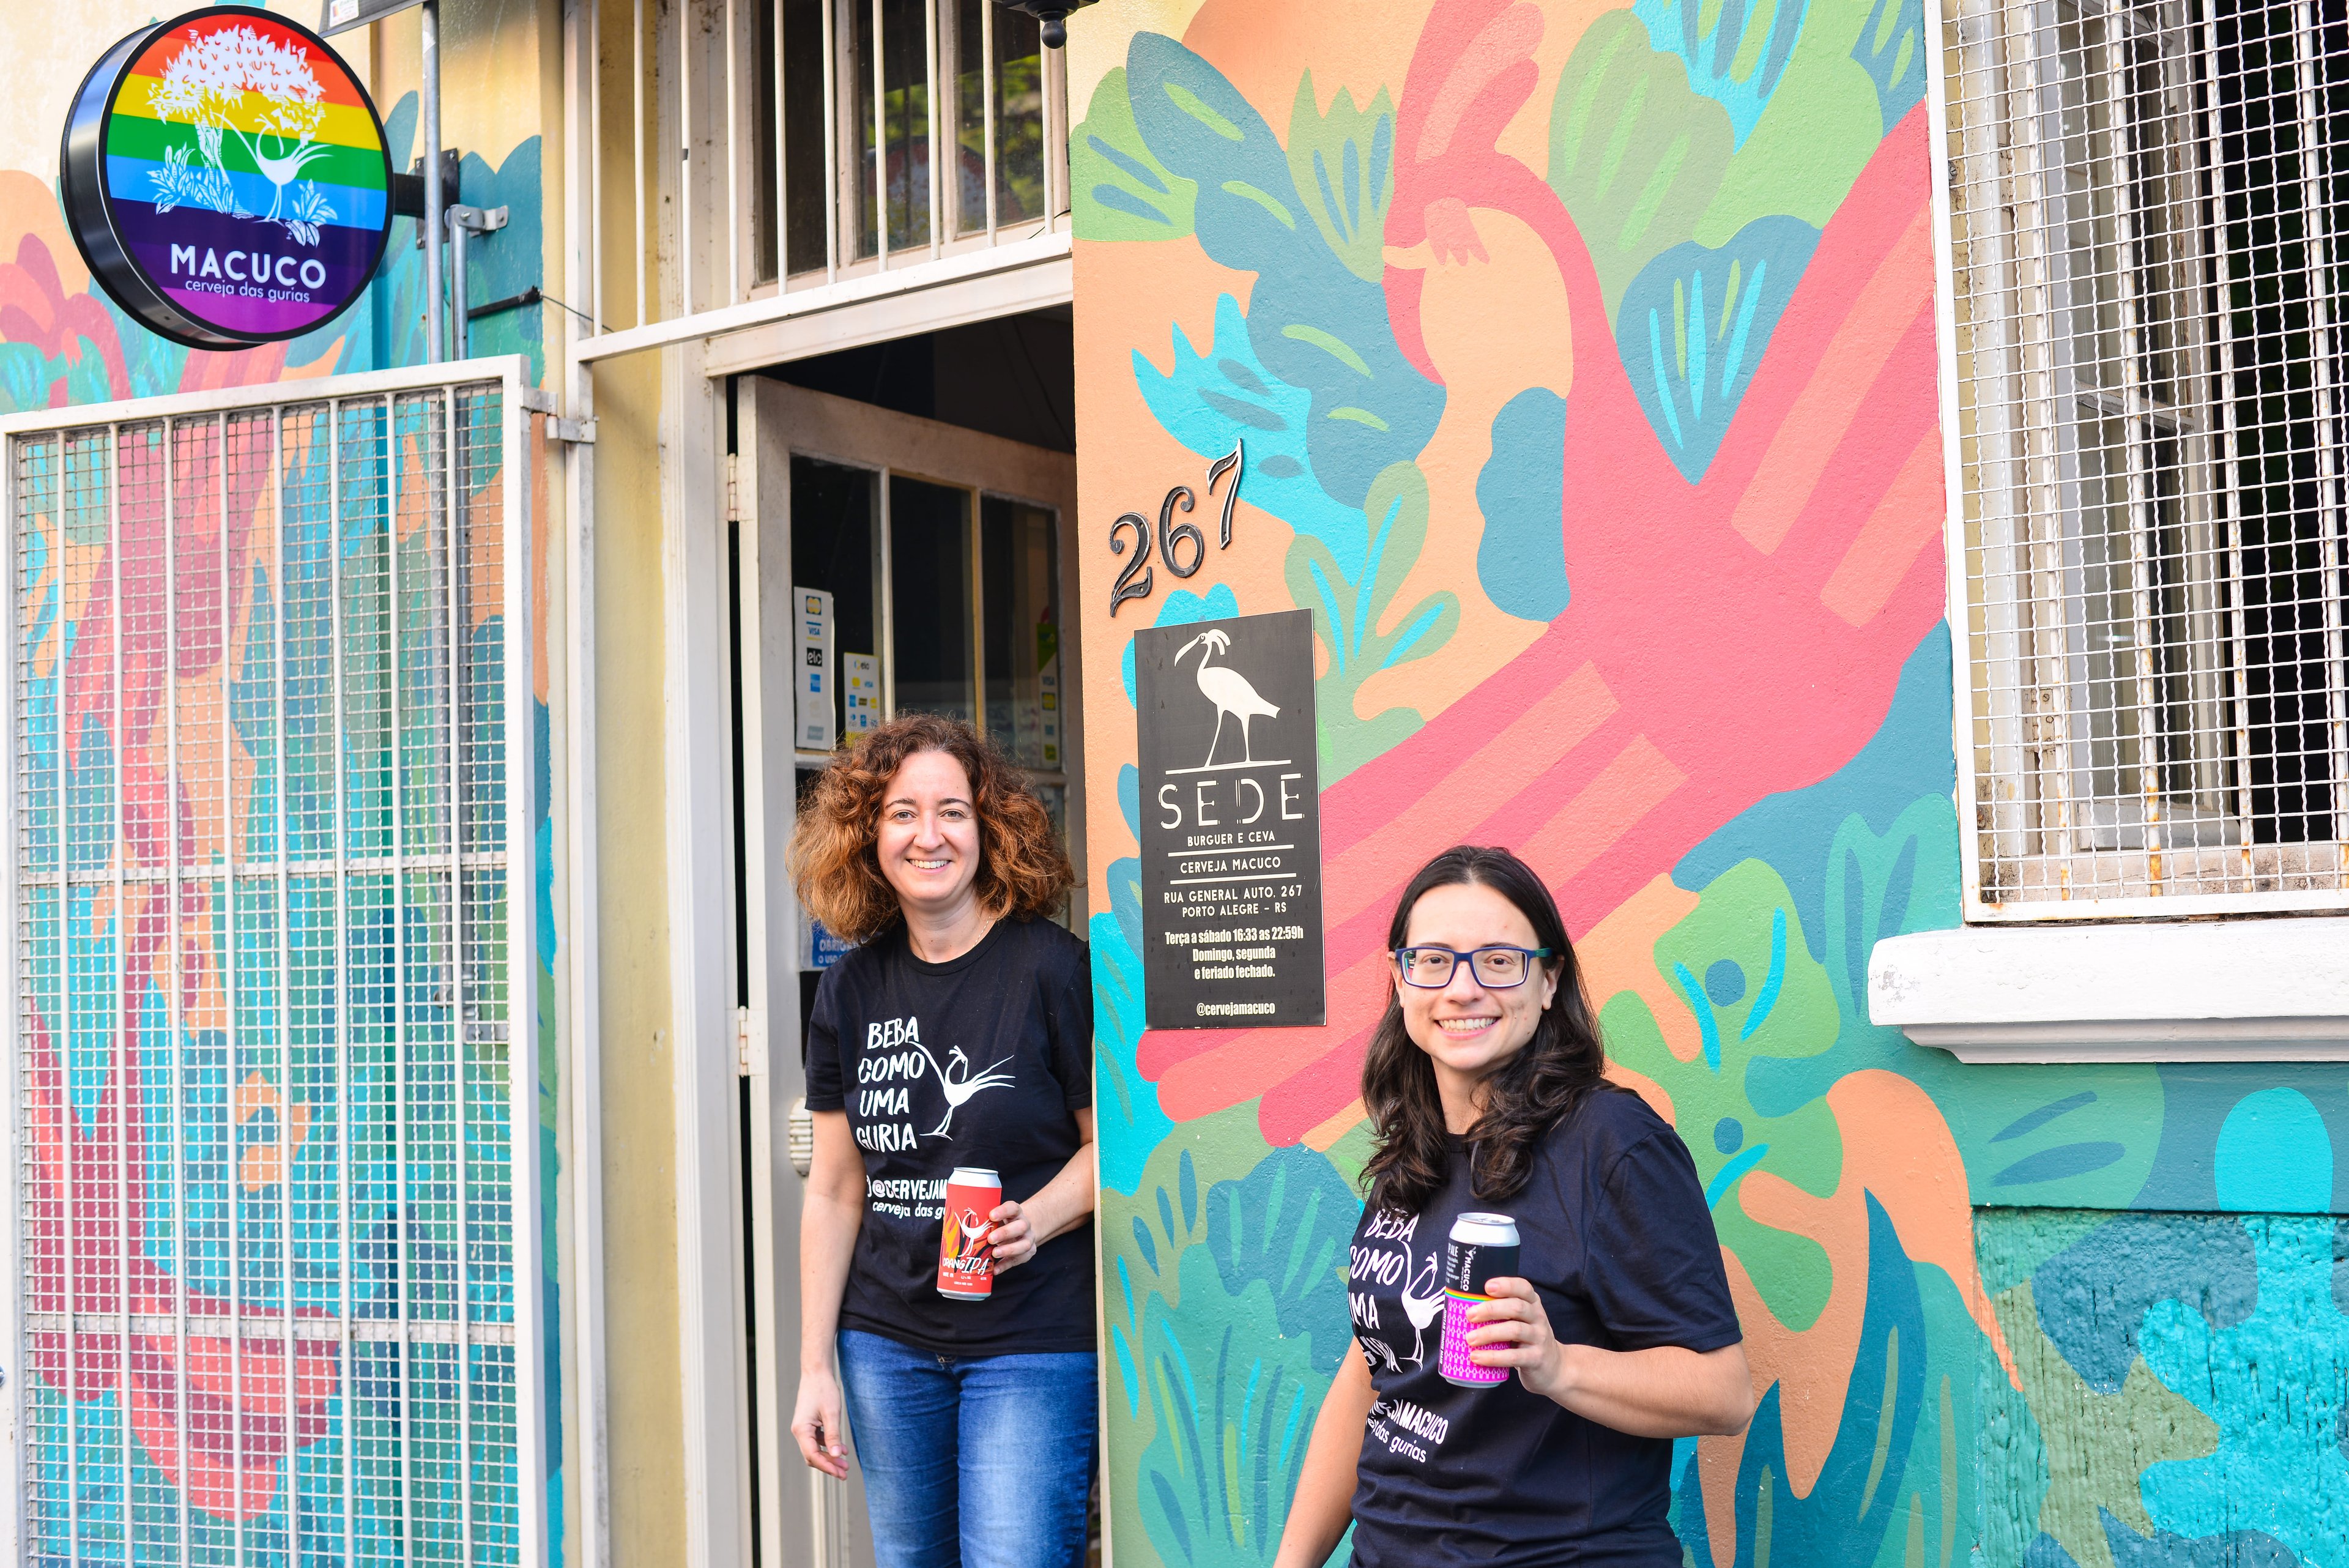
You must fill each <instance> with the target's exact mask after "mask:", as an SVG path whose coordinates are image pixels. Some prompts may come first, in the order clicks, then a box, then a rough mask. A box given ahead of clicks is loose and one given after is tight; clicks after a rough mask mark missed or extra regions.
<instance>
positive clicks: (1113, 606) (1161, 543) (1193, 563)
mask: <svg viewBox="0 0 2349 1568" xmlns="http://www.w3.org/2000/svg"><path fill="white" fill-rule="evenodd" d="M1245 444H1246V443H1245V442H1243V441H1239V440H1237V439H1235V440H1234V441H1233V442H1232V450H1231V451H1229V452H1226V453H1225V454H1224V455H1223V456H1221V457H1219V458H1217V459H1216V461H1215V462H1211V463H1209V464H1208V465H1207V499H1208V500H1210V501H1212V500H1214V499H1215V498H1216V485H1217V484H1218V483H1221V482H1222V480H1223V478H1224V476H1225V475H1226V474H1229V475H1230V476H1231V481H1232V482H1231V483H1230V484H1229V485H1226V487H1225V490H1224V512H1223V517H1222V519H1221V522H1220V526H1219V527H1218V530H1217V532H1216V548H1217V549H1218V550H1228V549H1230V548H1231V546H1232V507H1233V506H1234V505H1235V504H1237V502H1238V500H1239V498H1240V479H1241V477H1242V475H1243V473H1244V472H1245V471H1244V469H1243V467H1242V463H1243V460H1244V459H1245V458H1246V457H1247V452H1246V451H1245ZM1197 501H1198V497H1197V496H1196V495H1195V493H1193V492H1192V489H1191V487H1190V486H1189V485H1187V484H1178V485H1176V486H1175V487H1174V489H1172V490H1170V491H1168V492H1167V493H1166V499H1165V500H1164V501H1162V502H1160V503H1159V504H1158V541H1157V542H1158V558H1159V559H1160V560H1161V561H1164V563H1165V564H1166V569H1167V570H1168V571H1170V572H1172V573H1174V575H1175V576H1178V577H1187V576H1190V575H1191V574H1192V573H1194V572H1195V571H1197V570H1198V569H1199V567H1200V566H1202V565H1204V564H1205V563H1206V559H1207V541H1206V536H1205V535H1202V534H1201V533H1200V532H1199V525H1198V524H1196V523H1177V522H1175V521H1174V514H1175V513H1176V512H1177V511H1183V512H1188V511H1190V510H1192V508H1193V507H1194V506H1195V504H1197ZM1129 528H1130V529H1132V530H1133V559H1132V560H1131V561H1128V562H1127V563H1126V564H1125V569H1124V570H1123V571H1121V572H1119V573H1118V575H1117V581H1116V583H1114V584H1113V585H1112V587H1111V588H1110V591H1109V613H1110V614H1112V615H1115V614H1116V613H1117V607H1118V606H1120V605H1122V604H1123V603H1124V602H1125V601H1126V600H1128V599H1146V598H1148V597H1150V590H1151V589H1152V588H1153V587H1155V586H1156V584H1157V581H1158V571H1157V568H1156V567H1154V566H1150V565H1149V561H1150V545H1151V537H1150V519H1148V518H1147V517H1144V516H1143V514H1141V513H1139V512H1128V513H1126V514H1123V516H1121V517H1119V518H1118V520H1117V521H1116V522H1114V523H1112V524H1110V525H1109V553H1110V554H1111V555H1112V556H1123V555H1124V554H1125V541H1124V539H1123V538H1121V537H1120V535H1123V533H1124V532H1125V531H1126V530H1127V529H1129Z"/></svg>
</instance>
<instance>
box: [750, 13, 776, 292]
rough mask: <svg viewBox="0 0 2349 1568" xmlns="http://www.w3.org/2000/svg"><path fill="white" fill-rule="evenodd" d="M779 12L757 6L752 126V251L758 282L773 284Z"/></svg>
mask: <svg viewBox="0 0 2349 1568" xmlns="http://www.w3.org/2000/svg"><path fill="white" fill-rule="evenodd" d="M775 11H776V7H774V6H772V5H761V6H759V7H758V8H757V18H756V23H755V31H754V36H753V38H752V47H753V48H754V49H755V51H756V54H757V58H756V59H755V61H754V62H753V65H752V69H753V70H754V72H755V73H756V75H757V77H758V80H759V102H758V108H757V109H756V111H755V118H756V119H757V121H758V123H757V124H755V125H754V126H752V127H751V130H750V142H751V151H752V152H753V154H754V157H753V158H752V160H751V161H752V165H753V168H752V172H751V179H752V182H753V183H752V186H751V190H750V252H751V257H752V271H754V272H755V273H756V274H757V276H756V277H755V278H753V279H752V281H753V282H756V283H770V282H772V281H773V280H774V276H775V260H776V255H775V252H776V245H775V237H776V234H777V223H776V213H775V157H776V153H777V151H778V150H777V148H776V146H775V95H776V90H777V88H778V87H779V86H780V84H779V83H777V81H776V80H775V19H776V18H775Z"/></svg>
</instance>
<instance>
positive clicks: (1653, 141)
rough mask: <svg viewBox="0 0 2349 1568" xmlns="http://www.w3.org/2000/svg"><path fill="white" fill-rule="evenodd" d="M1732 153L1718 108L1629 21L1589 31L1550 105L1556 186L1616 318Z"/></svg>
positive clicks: (1686, 225)
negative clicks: (1627, 296)
mask: <svg viewBox="0 0 2349 1568" xmlns="http://www.w3.org/2000/svg"><path fill="white" fill-rule="evenodd" d="M1733 149H1734V144H1733V139H1732V136H1731V132H1730V127H1729V116H1728V113H1727V111H1725V110H1724V109H1723V108H1722V107H1721V105H1719V104H1717V103H1715V102H1714V101H1713V99H1709V98H1703V97H1701V96H1699V95H1698V94H1696V93H1693V92H1692V91H1690V90H1689V85H1688V71H1687V69H1686V67H1683V66H1682V64H1681V62H1680V60H1679V58H1678V57H1675V56H1672V55H1668V54H1663V53H1661V52H1659V51H1658V50H1656V49H1654V48H1651V47H1650V46H1649V42H1648V30H1647V28H1646V27H1645V26H1643V25H1642V24H1641V23H1640V20H1639V18H1638V17H1636V16H1633V15H1632V14H1631V13H1630V12H1629V11H1615V12H1610V13H1609V14H1608V15H1606V16H1601V17H1599V19H1598V20H1597V21H1595V22H1593V23H1592V24H1591V25H1590V26H1589V29H1588V31H1586V32H1585V33H1584V34H1583V36H1582V39H1581V41H1580V42H1579V43H1578V44H1576V45H1575V47H1574V53H1573V54H1572V55H1570V56H1568V58H1567V62H1566V68H1565V70H1563V71H1562V72H1560V73H1559V75H1558V80H1557V95H1556V97H1555V98H1553V99H1552V100H1551V103H1550V129H1549V184H1550V189H1551V190H1553V191H1556V192H1557V198H1558V200H1559V201H1560V202H1564V203H1565V204H1566V210H1567V212H1568V213H1569V214H1570V215H1571V216H1572V217H1573V219H1574V222H1575V224H1576V226H1577V227H1578V228H1579V229H1580V230H1581V231H1582V238H1583V243H1584V244H1588V246H1589V247H1590V260H1591V264H1592V265H1593V266H1595V267H1596V268H1597V269H1598V272H1599V288H1600V291H1601V292H1602V294H1603V295H1604V296H1605V299H1606V302H1607V314H1608V316H1609V318H1610V319H1611V318H1612V317H1613V316H1614V314H1615V309H1616V306H1617V305H1618V304H1619V302H1620V301H1621V299H1622V297H1623V291H1624V289H1625V288H1626V287H1627V286H1630V282H1631V280H1632V278H1634V277H1636V276H1638V275H1639V272H1640V268H1641V267H1643V266H1645V265H1648V263H1649V262H1650V261H1651V260H1652V259H1654V258H1655V257H1656V256H1657V255H1659V254H1661V253H1663V252H1664V251H1665V250H1668V249H1670V248H1671V246H1673V245H1675V244H1680V243H1681V242H1682V241H1683V240H1686V239H1688V238H1689V237H1691V236H1692V234H1695V232H1696V227H1697V222H1698V220H1699V219H1700V218H1701V217H1702V215H1703V213H1704V211H1705V209H1706V207H1707V206H1709V205H1710V204H1711V203H1712V202H1713V195H1714V193H1715V192H1717V191H1719V190H1720V188H1721V182H1722V177H1723V173H1724V171H1726V170H1727V169H1728V167H1729V161H1730V157H1731V154H1732V152H1733Z"/></svg>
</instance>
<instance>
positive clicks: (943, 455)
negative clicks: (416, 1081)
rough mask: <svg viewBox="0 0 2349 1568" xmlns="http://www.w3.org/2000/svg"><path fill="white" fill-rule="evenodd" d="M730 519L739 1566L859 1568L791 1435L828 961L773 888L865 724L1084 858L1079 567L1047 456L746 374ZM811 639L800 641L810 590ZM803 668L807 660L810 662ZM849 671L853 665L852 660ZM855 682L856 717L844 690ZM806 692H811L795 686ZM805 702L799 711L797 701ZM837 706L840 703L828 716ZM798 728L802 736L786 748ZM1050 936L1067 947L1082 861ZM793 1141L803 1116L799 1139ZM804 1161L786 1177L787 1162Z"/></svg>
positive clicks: (1068, 481) (1065, 487)
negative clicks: (810, 1019)
mask: <svg viewBox="0 0 2349 1568" xmlns="http://www.w3.org/2000/svg"><path fill="white" fill-rule="evenodd" d="M735 397H736V403H735V409H736V425H737V431H738V434H737V438H736V457H735V467H734V495H735V500H734V514H735V515H736V517H737V518H738V522H737V524H736V527H735V549H736V563H737V581H738V583H739V593H740V600H739V606H738V614H739V617H740V620H739V625H740V653H739V657H740V696H741V702H740V730H739V732H738V744H739V745H740V765H741V781H742V784H741V791H742V800H743V802H744V809H743V811H742V814H741V820H742V835H743V845H742V848H743V855H742V859H741V864H742V866H743V886H742V898H741V911H742V919H743V922H744V926H745V931H744V937H745V942H744V950H745V951H746V953H747V954H748V955H749V963H748V965H747V966H746V967H747V971H748V972H747V974H746V975H745V977H744V978H745V982H746V983H745V985H744V994H745V999H746V1010H745V1018H744V1022H745V1025H746V1033H747V1037H748V1041H749V1047H748V1049H747V1051H746V1053H745V1060H746V1064H747V1065H746V1076H747V1078H748V1082H749V1087H750V1093H749V1096H748V1116H747V1120H748V1122H749V1130H750V1138H749V1146H748V1153H749V1160H750V1166H749V1174H750V1179H749V1181H748V1183H747V1186H748V1188H749V1194H748V1196H749V1203H750V1241H749V1247H750V1258H749V1259H748V1261H747V1262H748V1267H747V1268H746V1270H745V1271H744V1274H745V1277H746V1278H748V1279H749V1280H750V1302H749V1303H748V1307H749V1310H748V1312H747V1313H746V1314H745V1318H746V1321H747V1322H748V1324H750V1339H751V1354H750V1364H751V1366H753V1368H754V1371H753V1378H752V1381H753V1387H752V1390H751V1398H750V1409H749V1412H748V1419H749V1420H750V1422H751V1424H752V1430H753V1435H754V1438H755V1443H754V1447H755V1450H756V1453H757V1455H758V1460H757V1464H758V1469H759V1474H758V1475H757V1476H756V1477H755V1478H754V1481H755V1485H756V1487H757V1491H758V1509H759V1532H758V1534H759V1547H760V1555H761V1562H762V1563H766V1564H770V1565H780V1564H797V1563H804V1562H807V1561H809V1560H810V1555H811V1553H812V1560H813V1562H814V1563H816V1564H818V1565H819V1568H852V1565H854V1568H864V1565H866V1564H869V1563H871V1561H872V1550H871V1546H870V1544H869V1542H868V1540H867V1536H866V1530H865V1511H864V1491H863V1486H862V1481H861V1479H860V1474H859V1472H858V1471H857V1470H856V1469H855V1468H854V1465H853V1464H852V1466H851V1468H850V1475H849V1480H847V1481H846V1482H845V1483H843V1482H839V1481H834V1480H829V1479H828V1478H825V1477H822V1476H818V1475H817V1474H815V1472H813V1471H812V1470H809V1469H806V1468H805V1467H804V1466H803V1465H802V1463H801V1461H800V1458H799V1451H798V1447H797V1445H796V1444H795V1443H794V1442H793V1441H792V1436H791V1431H790V1427H791V1415H792V1401H793V1398H794V1397H795V1396H796V1393H797V1374H798V1366H799V1330H800V1314H799V1214H800V1203H801V1200H802V1195H803V1192H804V1185H805V1184H804V1180H803V1178H802V1170H801V1166H800V1164H799V1163H795V1162H794V1159H793V1158H792V1147H791V1143H792V1136H791V1133H792V1127H793V1116H792V1113H793V1109H794V1107H795V1106H797V1105H798V1104H799V1102H800V1100H801V1097H802V1096H803V1095H804V1093H805V1092H806V1083H805V1075H804V1073H803V1070H802V1064H801V1049H802V1045H801V1043H802V1038H803V1036H802V1021H803V1019H804V1017H805V1010H806V1007H807V1005H808V1004H809V1002H811V1001H812V997H813V994H814V986H815V981H816V980H817V978H818V976H819V974H820V972H821V970H820V966H821V965H822V964H823V962H825V961H827V960H828V958H829V956H830V950H831V946H830V944H829V942H828V940H827V939H826V938H825V935H824V933H823V932H822V931H821V930H820V929H812V925H811V922H809V921H807V920H806V919H804V918H803V917H802V913H801V910H800V909H799V906H798V901H797V899H796V898H794V896H793V894H792V888H791V883H790V878H789V877H787V876H786V875H785V872H784V868H783V854H784V849H785V846H787V845H788V844H789V843H790V840H791V833H792V819H793V815H794V803H795V802H796V800H797V798H798V794H799V791H800V789H801V787H802V784H804V782H805V781H806V780H807V779H808V778H809V777H811V776H812V773H813V771H814V770H815V769H817V768H820V767H822V766H823V763H824V761H825V757H826V755H827V753H825V752H824V751H823V750H814V749H809V748H807V747H803V746H802V745H801V744H800V743H799V742H802V741H808V740H813V741H816V742H819V743H820V742H822V740H823V735H824V731H825V729H826V728H827V723H826V717H827V714H828V721H829V722H828V728H829V729H830V731H831V732H832V734H833V738H834V739H836V740H846V739H849V738H852V732H853V730H854V726H856V725H858V724H859V723H861V722H866V721H865V720H864V715H865V714H867V713H868V712H869V713H872V714H873V715H874V717H875V718H880V717H887V716H889V715H891V714H893V713H896V712H910V711H916V710H922V711H936V712H948V713H953V714H955V715H957V716H958V717H960V718H964V719H967V720H968V721H970V722H973V723H975V724H978V725H979V726H980V727H981V728H983V729H985V730H986V731H987V732H988V734H989V735H990V736H991V737H992V738H993V739H995V740H996V742H998V743H999V745H1001V746H1002V747H1003V749H1004V750H1005V752H1006V753H1009V755H1010V756H1011V757H1012V759H1013V760H1014V761H1015V762H1017V763H1019V764H1020V765H1021V766H1023V767H1025V768H1026V769H1027V770H1028V771H1029V774H1030V778H1031V780H1032V781H1033V782H1034V783H1035V784H1036V786H1037V789H1038V791H1039V793H1040V794H1043V795H1044V797H1045V801H1046V804H1047V805H1049V806H1050V807H1051V808H1052V809H1053V811H1054V813H1055V815H1056V816H1057V818H1058V820H1059V821H1060V822H1061V826H1062V828H1063V829H1064V831H1065V833H1066V836H1067V838H1068V842H1069V845H1070V846H1071V855H1072V856H1079V855H1081V846H1082V845H1083V842H1084V799H1083V793H1082V778H1083V773H1082V768H1081V743H1082V737H1081V733H1080V732H1079V729H1078V714H1077V712H1076V707H1075V702H1074V696H1075V693H1076V691H1078V689H1079V671H1078V670H1077V643H1078V639H1077V636H1076V622H1075V616H1076V603H1077V594H1076V562H1075V556H1074V551H1073V549H1072V548H1071V542H1070V540H1069V538H1068V531H1069V524H1070V523H1071V520H1072V519H1073V518H1074V516H1075V514H1076V462H1075V460H1074V459H1073V458H1071V457H1070V456H1069V455H1068V454H1066V453H1063V452H1047V451H1045V450H1043V449H1041V448H1039V447H1030V446H1025V445H1022V444H1020V443H1019V442H1017V441H1004V440H1001V439H999V438H997V437H993V436H986V435H980V434H978V433H977V432H975V431H967V430H963V429H960V428H958V427H956V426H953V425H946V424H939V423H937V422H936V421H930V420H923V419H916V418H914V417H912V416H910V415H905V414H898V413H893V412H891V411H889V410H884V409H878V408H874V407H873V406H871V405H868V404H864V403H858V402H853V401H850V400H846V399H843V398H834V397H829V396H826V395H824V394H823V393H820V392H810V391H806V390H803V389H799V388H795V387H789V386H785V385H783V384H781V382H777V381H772V380H769V379H765V378H763V377H746V378H744V379H741V380H740V382H738V383H737V386H736V390H735ZM811 590H812V591H813V592H815V593H817V594H820V595H823V596H826V597H824V598H823V599H820V600H819V601H818V603H819V605H821V606H822V607H823V610H824V613H825V616H826V617H827V618H828V624H827V625H826V626H825V628H824V630H825V634H826V635H825V637H824V638H823V639H811V638H809V637H808V636H807V635H806V632H807V629H808V628H807V620H806V617H805V616H804V615H803V613H802V612H803V611H804V610H805V609H807V608H808V603H807V597H808V594H809V592H810V591H811ZM811 643H813V645H814V646H813V649H812V650H811V647H810V644H811ZM811 651H813V652H814V653H815V655H816V656H817V659H820V662H812V660H811V657H810V656H811ZM864 660H870V663H869V665H868V664H866V663H864V662H862V661H864ZM868 670H869V673H870V678H871V679H872V680H874V682H875V685H874V690H873V692H872V695H873V696H874V699H875V701H874V705H873V706H872V707H871V708H869V709H868V708H867V707H866V706H864V702H863V701H862V699H863V698H864V695H865V693H864V690H863V689H862V688H861V687H860V688H858V689H857V690H854V691H849V692H846V693H844V694H843V693H842V692H841V691H837V690H836V688H837V686H838V684H839V683H840V681H841V680H842V679H843V676H846V675H851V674H854V675H855V676H857V677H859V678H860V679H862V678H863V677H864V675H865V674H866V672H867V671H868ZM811 671H813V672H815V673H817V674H819V675H820V676H821V678H822V679H821V680H819V681H815V682H811V681H809V680H806V677H807V675H808V674H809V673H810V672H811ZM803 697H804V699H805V700H804V701H802V698H803ZM850 698H854V699H858V701H854V702H852V701H849V700H848V699H850ZM811 724H812V726H813V728H812V729H809V728H803V726H804V725H811ZM1078 870H1079V877H1080V879H1079V885H1078V890H1077V892H1076V894H1075V895H1074V898H1073V904H1072V908H1071V910H1070V913H1069V923H1070V924H1071V927H1072V928H1073V929H1076V930H1078V931H1080V932H1081V931H1082V930H1083V929H1084V920H1085V909H1084V902H1083V901H1084V890H1083V883H1082V872H1083V863H1082V860H1081V858H1079V860H1078ZM799 1125H800V1127H801V1129H802V1144H803V1142H804V1136H805V1134H804V1125H805V1124H804V1114H803V1113H802V1117H801V1119H800V1124H799ZM802 1158H803V1157H802Z"/></svg>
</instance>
